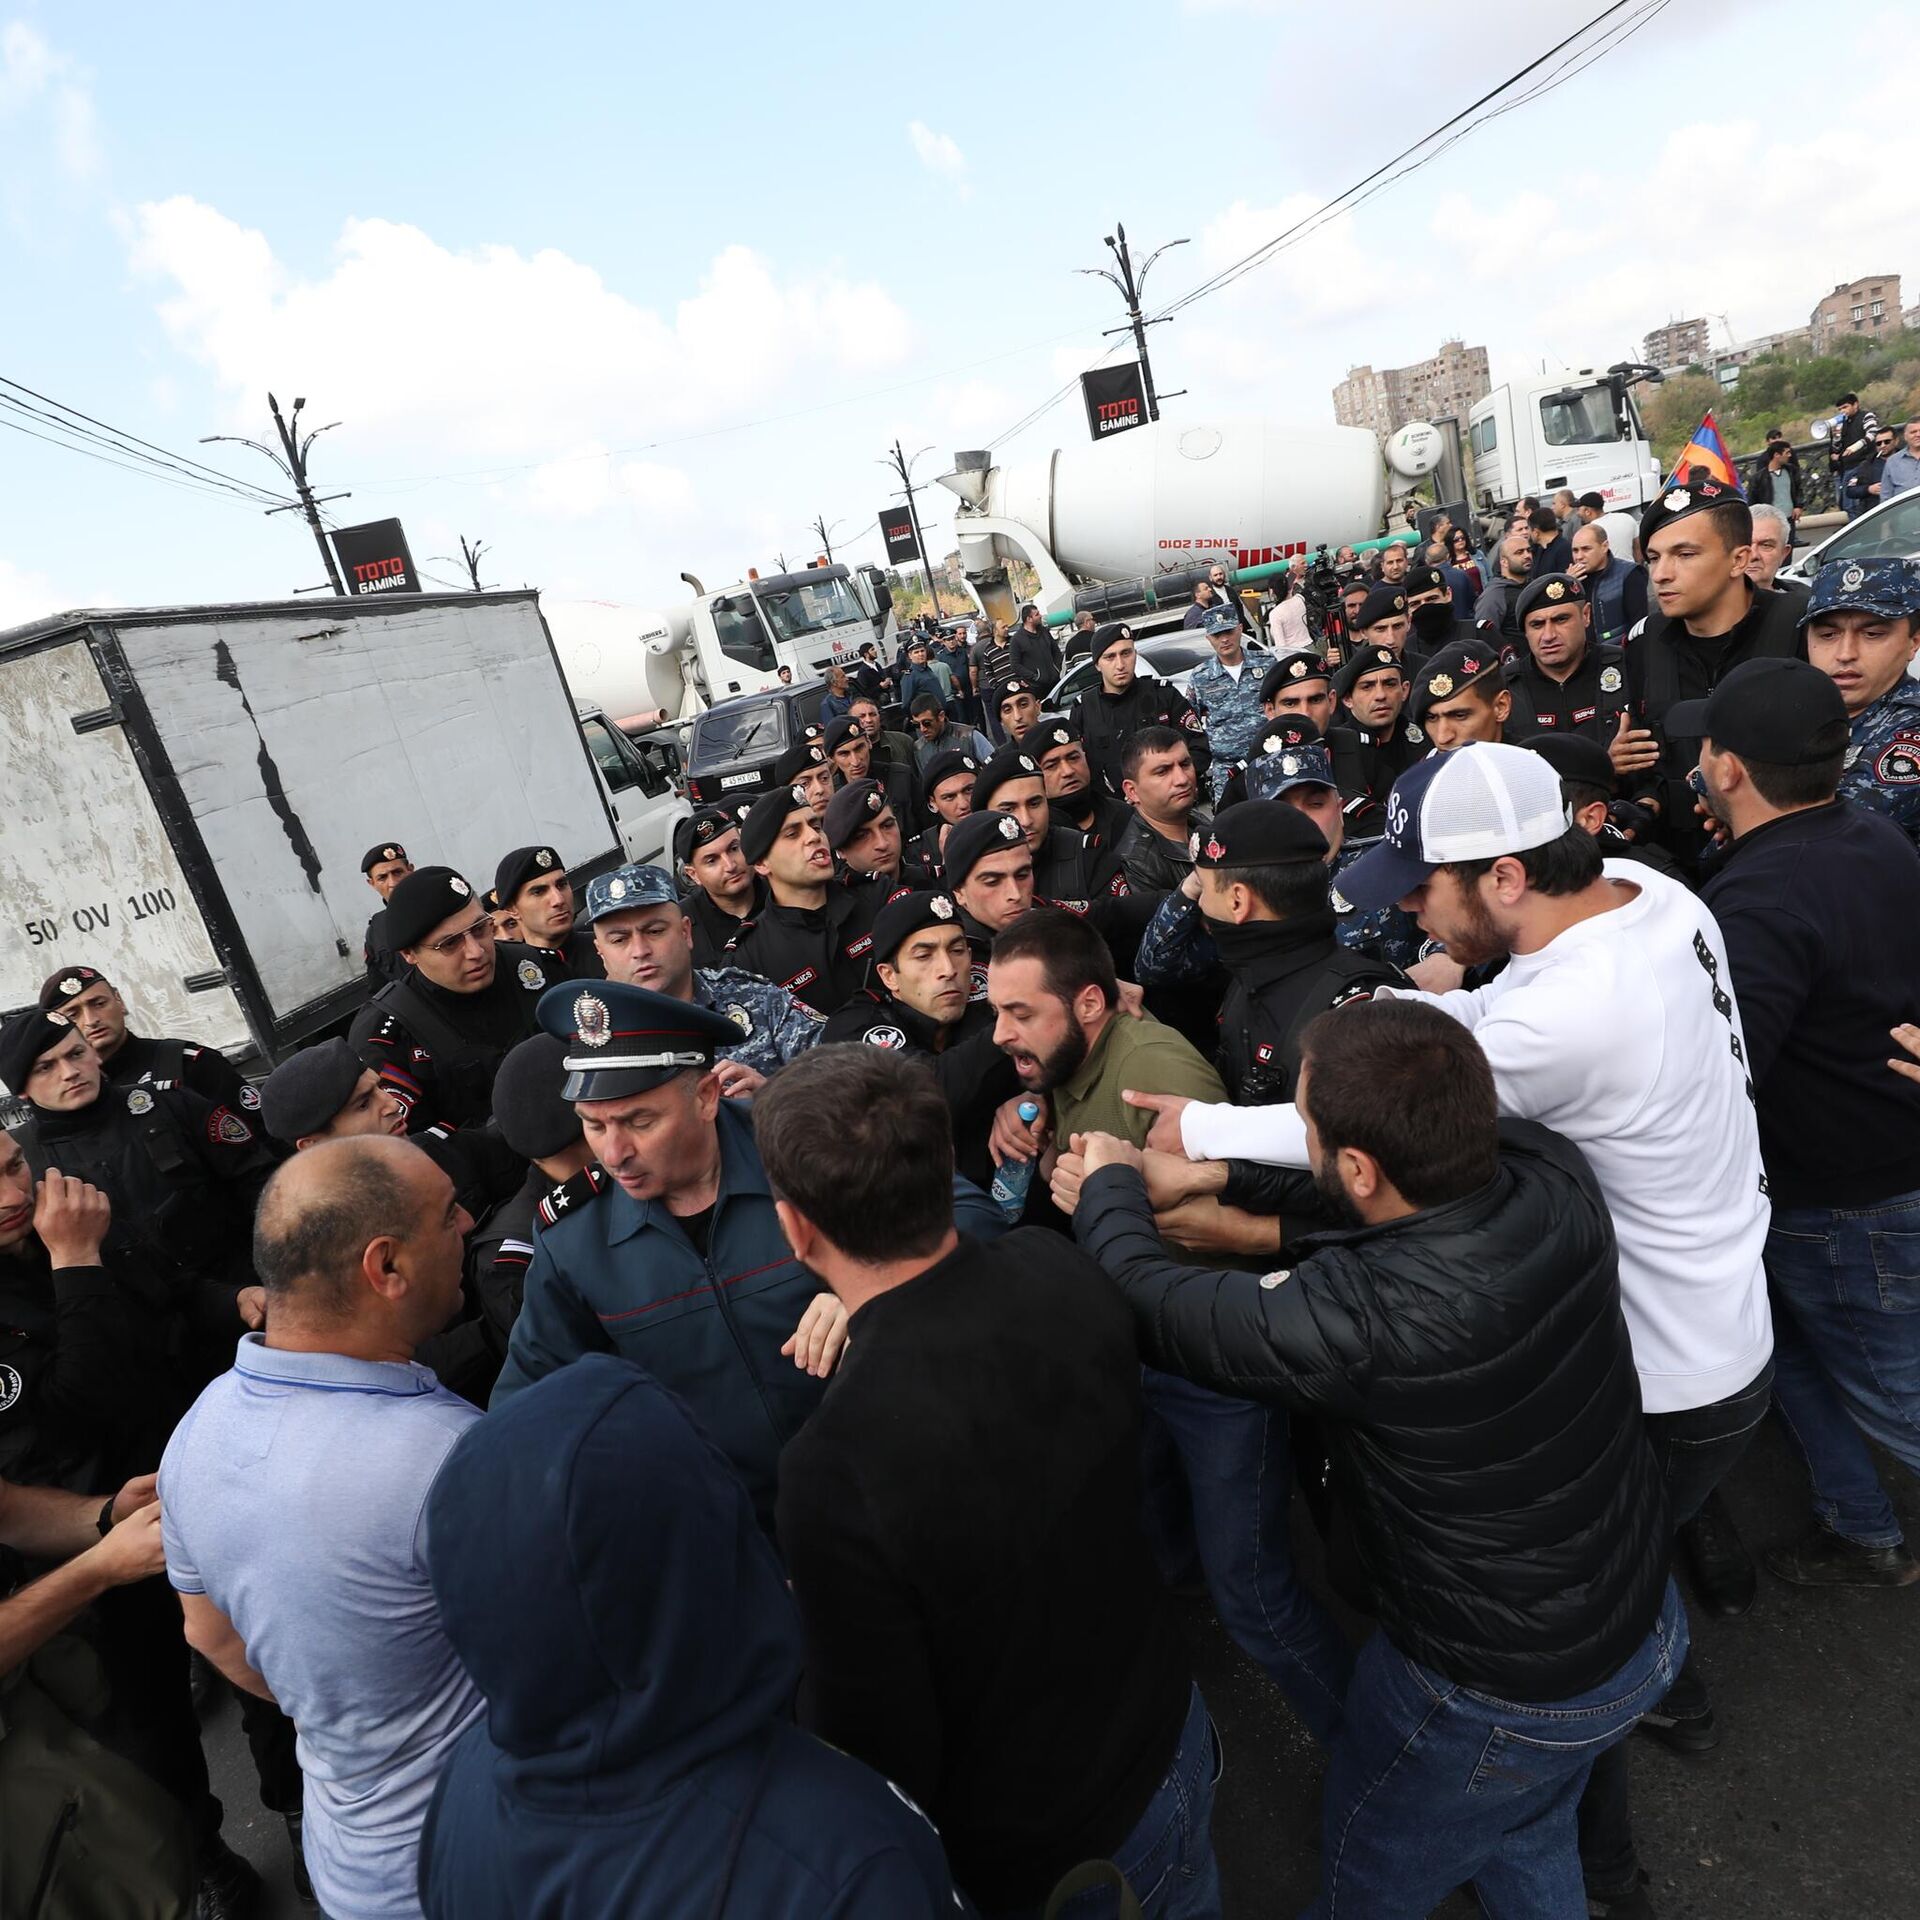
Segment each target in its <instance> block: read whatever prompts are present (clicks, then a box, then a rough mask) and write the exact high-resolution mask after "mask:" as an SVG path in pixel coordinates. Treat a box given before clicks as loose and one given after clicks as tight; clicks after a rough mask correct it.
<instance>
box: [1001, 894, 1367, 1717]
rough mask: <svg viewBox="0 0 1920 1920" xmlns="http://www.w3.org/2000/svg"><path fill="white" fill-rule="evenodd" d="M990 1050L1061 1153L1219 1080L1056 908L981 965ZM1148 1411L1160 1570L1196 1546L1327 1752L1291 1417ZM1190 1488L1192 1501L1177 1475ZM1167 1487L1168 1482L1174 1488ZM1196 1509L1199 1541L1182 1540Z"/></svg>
mask: <svg viewBox="0 0 1920 1920" xmlns="http://www.w3.org/2000/svg"><path fill="white" fill-rule="evenodd" d="M987 997H988V998H989V999H990V1000H991V1001H992V1002H993V1012H994V1040H995V1042H996V1043H997V1044H998V1045H999V1047H1000V1049H1001V1051H1002V1052H1003V1053H1005V1054H1006V1055H1007V1057H1008V1058H1009V1059H1010V1060H1011V1061H1012V1062H1013V1066H1014V1071H1015V1072H1016V1073H1017V1074H1018V1075H1019V1077H1020V1084H1021V1086H1022V1087H1023V1088H1025V1089H1026V1090H1027V1091H1029V1092H1032V1093H1044V1094H1046V1095H1047V1096H1049V1098H1050V1099H1051V1100H1052V1103H1053V1137H1054V1142H1055V1145H1056V1146H1057V1147H1058V1148H1059V1149H1060V1150H1061V1151H1065V1149H1066V1147H1067V1146H1068V1144H1069V1142H1070V1141H1071V1140H1072V1138H1073V1136H1074V1134H1076V1133H1088V1132H1102V1133H1113V1134H1117V1135H1119V1137H1120V1138H1121V1139H1123V1140H1131V1141H1132V1142H1133V1143H1134V1144H1135V1145H1136V1146H1140V1145H1144V1144H1145V1141H1146V1135H1147V1129H1148V1127H1149V1126H1151V1124H1152V1121H1153V1114H1152V1112H1151V1111H1150V1110H1149V1109H1147V1108H1143V1107H1130V1106H1128V1105H1127V1104H1126V1102H1125V1101H1124V1100H1122V1098H1121V1097H1120V1096H1121V1094H1122V1092H1123V1091H1125V1090H1127V1089H1129V1088H1130V1089H1132V1090H1133V1091H1134V1092H1136V1093H1187V1092H1193V1093H1194V1094H1195V1097H1200V1095H1199V1093H1198V1090H1199V1089H1202V1088H1205V1089H1210V1090H1211V1091H1210V1092H1209V1093H1208V1094H1207V1095H1206V1097H1208V1098H1212V1099H1219V1098H1223V1097H1224V1096H1223V1094H1222V1093H1221V1091H1220V1080H1219V1077H1218V1076H1217V1075H1216V1074H1215V1073H1214V1070H1213V1068H1212V1067H1210V1066H1209V1065H1208V1064H1207V1062H1206V1061H1204V1060H1203V1059H1201V1057H1200V1056H1199V1054H1197V1053H1196V1052H1195V1051H1194V1050H1193V1048H1192V1047H1191V1046H1189V1045H1188V1044H1187V1042H1186V1041H1185V1040H1183V1039H1182V1038H1181V1037H1180V1035H1179V1034H1177V1033H1175V1032H1174V1031H1173V1029H1172V1028H1171V1027H1165V1026H1162V1025H1161V1024H1160V1022H1159V1021H1157V1020H1152V1019H1144V1020H1133V1019H1128V1018H1123V1017H1122V1016H1121V1013H1120V1005H1119V998H1120V990H1119V982H1118V980H1117V978H1116V977H1115V974H1114V968H1113V955H1112V954H1111V953H1110V952H1109V951H1108V950H1107V945H1106V942H1105V941H1104V940H1102V939H1101V937H1100V935H1099V934H1098V933H1097V932H1096V931H1095V930H1094V928H1093V927H1092V926H1090V925H1089V924H1088V923H1087V922H1086V921H1085V920H1082V919H1079V918H1077V917H1076V916H1075V915H1073V914H1071V913H1067V912H1064V911H1062V910H1061V909H1059V908H1057V907H1041V908H1037V909H1035V910H1034V911H1032V912H1029V913H1024V914H1022V915H1021V916H1020V917H1019V919H1017V920H1015V921H1013V922H1012V924H1011V925H1009V926H1007V927H1005V928H1003V929H1002V930H1001V932H1000V933H999V934H998V935H997V936H996V937H995V939H994V943H993V956H992V960H991V962H990V964H989V966H988V968H987ZM1141 1376H1142V1387H1143V1390H1144V1395H1145V1399H1146V1403H1147V1411H1148V1422H1147V1427H1148V1434H1147V1438H1148V1453H1147V1459H1146V1461H1145V1463H1144V1465H1145V1469H1146V1472H1145V1479H1146V1496H1147V1521H1148V1532H1149V1535H1150V1536H1152V1537H1153V1538H1154V1539H1155V1541H1156V1547H1157V1549H1158V1550H1159V1554H1160V1559H1161V1563H1162V1569H1163V1571H1167V1572H1169V1573H1170V1576H1171V1577H1173V1578H1179V1577H1181V1576H1183V1575H1184V1573H1185V1571H1186V1569H1185V1568H1184V1567H1183V1566H1182V1565H1181V1564H1180V1563H1181V1560H1182V1558H1183V1557H1185V1558H1189V1559H1190V1556H1191V1554H1192V1552H1193V1551H1194V1549H1195V1548H1197V1549H1198V1553H1199V1560H1200V1567H1201V1570H1202V1571H1203V1572H1204V1573H1205V1575H1206V1582H1207V1590H1208V1592H1209V1593H1210V1594H1211V1596H1212V1598H1213V1604H1214V1607H1215V1610H1216V1611H1217V1612H1218V1613H1219V1615H1220V1622H1221V1625H1222V1626H1224V1627H1225V1628H1226V1629H1227V1631H1228V1632H1229V1633H1230V1634H1232V1635H1233V1637H1234V1639H1235V1640H1237V1641H1238V1642H1239V1644H1240V1646H1241V1647H1242V1648H1243V1649H1244V1650H1245V1651H1246V1652H1247V1653H1248V1654H1250V1655H1251V1656H1252V1657H1253V1658H1254V1659H1255V1660H1257V1661H1259V1663H1260V1664H1261V1665H1262V1666H1263V1667H1265V1668H1266V1670H1267V1672H1268V1673H1269V1674H1270V1675H1271V1676H1272V1677H1273V1679H1274V1681H1275V1682H1276V1684H1277V1685H1278V1686H1279V1688H1280V1690H1281V1691H1282V1692H1283V1693H1284V1694H1285V1695H1286V1696H1287V1699H1288V1700H1289V1702H1291V1704H1292V1706H1293V1709H1294V1711H1295V1713H1297V1714H1298V1715H1299V1717H1300V1720H1301V1722H1302V1724H1303V1725H1305V1727H1306V1728H1307V1730H1308V1731H1309V1732H1310V1733H1312V1734H1313V1735H1314V1736H1315V1738H1317V1739H1318V1740H1319V1741H1320V1742H1321V1743H1322V1744H1323V1745H1324V1744H1326V1742H1327V1741H1328V1740H1329V1739H1330V1738H1331V1735H1332V1732H1333V1729H1334V1726H1335V1724H1336V1723H1337V1721H1338V1719H1339V1714H1340V1703H1341V1701H1342V1699H1343V1698H1344V1697H1345V1693H1346V1685H1347V1681H1348V1679H1349V1678H1350V1677H1351V1675H1352V1672H1353V1655H1352V1651H1351V1649H1350V1648H1349V1647H1348V1646H1347V1643H1346V1641H1345V1640H1344V1638H1342V1636H1341V1634H1340V1632H1339V1630H1338V1629H1337V1628H1336V1627H1335V1626H1334V1624H1333V1622H1332V1620H1331V1619H1330V1618H1329V1617H1328V1615H1327V1613H1326V1611H1325V1609H1324V1608H1323V1607H1322V1606H1321V1605H1320V1603H1319V1601H1318V1600H1317V1599H1315V1598H1314V1596H1313V1595H1312V1594H1311V1593H1309V1592H1308V1590H1307V1589H1306V1588H1305V1587H1304V1586H1302V1585H1301V1584H1300V1583H1299V1581H1297V1580H1296V1579H1295V1578H1294V1576H1293V1568H1292V1554H1291V1549H1290V1546H1289V1535H1288V1525H1287V1501H1288V1498H1289V1495H1290V1491H1291V1482H1292V1468H1291V1461H1290V1460H1289V1458H1288V1451H1287V1421H1286V1415H1285V1414H1284V1413H1282V1412H1280V1411H1278V1410H1277V1409H1269V1408H1267V1407H1264V1406H1258V1405H1255V1404H1254V1403H1253V1402H1251V1401H1247V1400H1231V1399H1228V1398H1227V1397H1226V1396H1224V1395H1222V1394H1217V1393H1209V1392H1208V1391H1207V1390H1206V1389H1205V1388H1204V1387H1197V1386H1195V1385H1193V1383H1192V1382H1191V1381H1187V1380H1182V1379H1180V1378H1179V1377H1178V1376H1176V1375H1174V1374H1170V1373H1161V1372H1159V1371H1157V1370H1156V1369H1154V1368H1152V1367H1145V1368H1142V1370H1141ZM1176 1476H1177V1477H1178V1479H1183V1480H1184V1481H1185V1483H1186V1486H1185V1497H1184V1499H1183V1498H1182V1497H1181V1492H1180V1489H1179V1486H1178V1484H1177V1481H1176V1478H1175V1477H1176ZM1170 1482H1172V1483H1174V1484H1172V1485H1170V1484H1169V1483H1170ZM1182 1509H1186V1510H1187V1512H1190V1514H1191V1533H1190V1535H1189V1534H1188V1533H1187V1532H1186V1529H1185V1522H1186V1512H1183V1511H1182Z"/></svg>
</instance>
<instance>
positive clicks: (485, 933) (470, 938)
mask: <svg viewBox="0 0 1920 1920" xmlns="http://www.w3.org/2000/svg"><path fill="white" fill-rule="evenodd" d="M492 938H493V915H492V914H490V913H483V914H482V915H481V916H480V918H479V919H478V920H476V921H474V922H473V924H472V925H471V926H466V927H462V928H461V929H460V931H459V932H458V933H450V934H448V935H447V937H446V938H445V939H444V940H429V941H428V942H427V951H428V952H429V953H437V954H439V955H440V956H441V957H442V958H447V957H449V956H451V955H453V954H456V953H458V952H459V951H460V949H461V948H462V947H464V946H466V945H468V944H469V943H471V944H472V945H474V946H479V947H484V946H485V945H486V944H487V942H488V941H490V940H491V939H492Z"/></svg>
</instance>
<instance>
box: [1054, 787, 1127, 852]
mask: <svg viewBox="0 0 1920 1920" xmlns="http://www.w3.org/2000/svg"><path fill="white" fill-rule="evenodd" d="M1076 809H1078V811H1076ZM1047 811H1048V812H1049V813H1051V814H1052V815H1053V818H1054V824H1055V825H1056V826H1062V827H1071V828H1072V829H1073V830H1074V832H1075V833H1077V834H1079V835H1080V836H1081V837H1082V838H1083V839H1084V840H1085V841H1086V843H1087V844H1088V846H1090V847H1106V848H1112V847H1116V846H1118V845H1119V844H1120V836H1121V835H1122V834H1123V833H1125V832H1126V830H1127V823H1128V822H1129V821H1130V820H1131V819H1132V818H1133V809H1132V808H1131V807H1130V806H1128V805H1127V803H1126V802H1125V801H1124V800H1121V799H1119V798H1117V797H1116V796H1115V795H1113V794H1111V793H1106V792H1104V791H1102V789H1101V787H1100V786H1099V784H1098V782H1096V783H1095V784H1094V785H1092V786H1090V787H1088V788H1087V789H1086V791H1085V792H1084V793H1077V794H1075V795H1074V797H1073V798H1072V799H1071V800H1049V801H1048V802H1047Z"/></svg>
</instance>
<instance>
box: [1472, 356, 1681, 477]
mask: <svg viewBox="0 0 1920 1920" xmlns="http://www.w3.org/2000/svg"><path fill="white" fill-rule="evenodd" d="M1659 377H1660V375H1659V373H1658V372H1657V370H1655V369H1654V368H1651V367H1643V366H1639V365H1631V364H1626V363H1621V364H1619V365H1615V366H1611V367H1604V368H1596V367H1579V368H1573V367H1562V368H1558V369H1556V370H1554V371H1553V372H1551V373H1544V374H1540V375H1538V376H1534V377H1529V378H1527V379H1524V380H1513V381H1509V382H1507V383H1506V384H1505V385H1504V386H1498V387H1495V388H1494V389H1493V391H1492V392H1491V393H1489V394H1488V395H1487V396H1486V397H1485V398H1484V399H1482V400H1478V401H1476V402H1475V403H1474V406H1473V411H1472V412H1471V413H1470V414H1469V415H1468V425H1467V443H1468V448H1469V451H1470V453H1471V455H1472V460H1473V497H1474V500H1475V502H1476V504H1477V505H1478V506H1480V507H1481V508H1482V509H1484V510H1487V511H1490V512H1504V511H1505V510H1506V509H1507V508H1509V507H1511V506H1512V505H1513V504H1514V503H1515V502H1516V501H1517V500H1519V499H1521V498H1522V497H1523V496H1525V495H1527V494H1533V495H1535V496H1537V497H1538V498H1539V499H1541V500H1545V499H1547V498H1548V497H1549V496H1550V495H1552V494H1555V493H1557V492H1559V490H1560V489H1561V488H1562V487H1565V488H1567V489H1568V490H1569V491H1570V492H1572V493H1575V494H1582V493H1597V494H1599V496H1600V497H1601V498H1602V499H1603V500H1604V501H1605V502H1606V503H1607V506H1608V508H1609V509H1610V510H1612V509H1618V510H1620V511H1622V512H1628V513H1633V512H1637V511H1638V509H1639V508H1640V507H1642V506H1643V505H1645V503H1646V502H1647V501H1649V500H1651V499H1652V498H1653V496H1654V494H1655V493H1657V492H1658V491H1659V487H1660V477H1661V476H1660V463H1659V461H1658V460H1657V459H1656V458H1655V457H1654V452H1653V448H1652V446H1651V444H1650V443H1649V442H1648V439H1647V433H1646V428H1645V427H1644V426H1643V425H1642V424H1641V420H1640V409H1639V407H1638V406H1637V405H1636V404H1635V401H1634V395H1633V389H1634V388H1635V387H1636V386H1637V385H1639V384H1640V382H1641V381H1643V380H1649V379H1652V380H1657V379H1659Z"/></svg>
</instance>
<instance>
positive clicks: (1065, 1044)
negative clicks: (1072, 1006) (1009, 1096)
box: [1033, 1026, 1087, 1093]
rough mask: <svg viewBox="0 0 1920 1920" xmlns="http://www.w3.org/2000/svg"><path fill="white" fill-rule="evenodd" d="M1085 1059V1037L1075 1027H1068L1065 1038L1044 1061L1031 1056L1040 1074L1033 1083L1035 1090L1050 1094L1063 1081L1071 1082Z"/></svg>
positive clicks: (1036, 1056) (1037, 1056)
mask: <svg viewBox="0 0 1920 1920" xmlns="http://www.w3.org/2000/svg"><path fill="white" fill-rule="evenodd" d="M1086 1057H1087V1036H1086V1035H1085V1034H1084V1033H1082V1032H1081V1031H1080V1029H1079V1028H1078V1027H1077V1026H1070V1027H1068V1029H1067V1037H1066V1038H1065V1039H1064V1040H1062V1041H1061V1042H1060V1044H1059V1045H1058V1046H1057V1047H1055V1048H1054V1050H1053V1051H1052V1052H1051V1053H1050V1054H1048V1055H1047V1057H1046V1058H1045V1059H1044V1060H1043V1059H1041V1058H1040V1057H1039V1055H1037V1054H1036V1055H1034V1056H1033V1061H1034V1065H1035V1066H1036V1067H1037V1068H1038V1069H1039V1074H1040V1077H1039V1079H1038V1080H1037V1081H1036V1082H1035V1087H1036V1090H1037V1091H1039V1092H1041V1093H1051V1092H1052V1091H1053V1089H1054V1088H1055V1087H1057V1086H1059V1085H1060V1083H1061V1082H1062V1081H1063V1080H1071V1079H1072V1078H1073V1076H1074V1074H1075V1072H1076V1071H1077V1070H1078V1069H1079V1066H1080V1063H1081V1062H1082V1061H1083V1060H1085V1059H1086Z"/></svg>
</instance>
